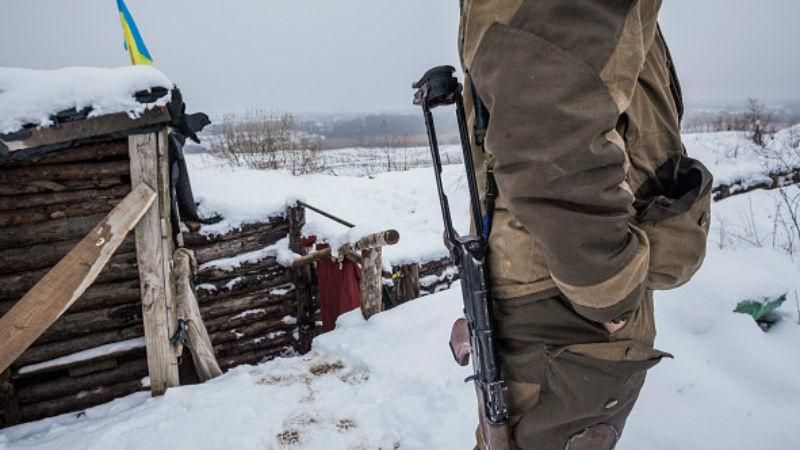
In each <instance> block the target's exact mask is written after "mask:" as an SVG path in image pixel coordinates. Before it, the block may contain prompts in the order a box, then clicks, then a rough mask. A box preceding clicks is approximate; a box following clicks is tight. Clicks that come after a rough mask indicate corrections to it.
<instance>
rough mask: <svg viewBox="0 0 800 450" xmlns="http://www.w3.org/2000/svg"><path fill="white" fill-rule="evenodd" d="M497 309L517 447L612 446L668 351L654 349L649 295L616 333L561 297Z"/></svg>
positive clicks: (577, 449)
mask: <svg viewBox="0 0 800 450" xmlns="http://www.w3.org/2000/svg"><path fill="white" fill-rule="evenodd" d="M494 311H495V319H496V322H497V331H498V333H497V334H498V341H497V342H498V350H499V354H500V358H501V364H502V368H503V373H504V375H505V378H506V382H507V385H508V400H509V404H510V422H511V426H512V431H513V446H514V447H515V448H517V449H526V450H527V449H536V450H550V449H553V450H555V449H559V450H563V449H568V450H584V449H585V450H589V449H592V450H610V449H612V448H614V445H616V442H617V440H618V439H619V436H620V433H621V432H622V429H623V428H624V426H625V421H626V419H627V417H628V415H629V414H630V412H631V409H632V408H633V405H634V403H635V402H636V399H637V398H638V395H639V391H640V390H641V388H642V385H643V384H644V380H645V374H646V372H647V370H648V369H650V368H651V367H653V366H654V365H656V364H657V363H658V362H659V361H660V360H661V359H662V358H663V357H670V356H671V355H669V354H667V353H664V352H661V351H658V350H655V349H653V342H654V340H655V334H656V331H655V322H654V320H653V298H652V293H648V294H647V296H646V297H645V299H644V300H643V301H642V303H641V305H640V306H639V307H638V309H637V310H636V311H635V312H634V314H633V315H632V316H631V318H630V319H629V320H628V322H627V323H626V324H625V326H624V327H623V328H622V329H620V330H619V331H617V332H616V333H614V335H611V334H609V333H608V331H607V330H606V329H605V328H604V327H603V326H602V325H601V324H598V323H594V322H591V321H589V320H587V319H584V318H583V317H581V316H579V315H578V314H577V313H575V312H574V311H573V310H572V308H571V306H570V304H569V302H568V301H567V300H566V299H564V298H563V297H561V296H558V295H556V296H546V297H544V298H542V295H541V294H540V295H538V296H537V295H531V296H526V297H520V298H515V299H502V300H496V301H495V302H494ZM478 442H479V445H478V448H481V444H480V443H481V442H482V439H480V436H478Z"/></svg>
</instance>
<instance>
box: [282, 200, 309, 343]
mask: <svg viewBox="0 0 800 450" xmlns="http://www.w3.org/2000/svg"><path fill="white" fill-rule="evenodd" d="M287 216H288V219H289V248H290V249H291V250H292V251H293V252H294V253H295V254H297V255H302V256H305V255H306V254H307V253H308V252H307V250H306V248H305V247H304V246H303V242H302V233H303V227H304V226H305V224H306V210H305V208H304V207H302V206H298V207H292V208H289V209H288V211H287ZM291 274H292V278H293V279H292V283H293V284H294V286H295V295H296V296H297V311H296V313H295V315H296V317H297V328H298V333H297V341H296V342H295V343H294V348H295V350H297V352H299V353H301V354H305V353H308V352H310V351H311V343H312V341H313V340H314V336H315V335H316V333H315V328H316V321H315V320H314V317H313V311H314V296H313V293H312V278H311V267H310V266H308V265H304V266H299V267H296V268H294V269H293V270H292V272H291Z"/></svg>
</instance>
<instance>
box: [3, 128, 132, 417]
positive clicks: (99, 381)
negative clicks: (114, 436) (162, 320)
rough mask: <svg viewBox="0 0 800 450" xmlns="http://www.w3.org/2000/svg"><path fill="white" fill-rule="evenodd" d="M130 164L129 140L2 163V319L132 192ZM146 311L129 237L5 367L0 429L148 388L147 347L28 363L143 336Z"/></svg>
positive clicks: (130, 237) (85, 146) (86, 146)
mask: <svg viewBox="0 0 800 450" xmlns="http://www.w3.org/2000/svg"><path fill="white" fill-rule="evenodd" d="M129 167H130V165H129V161H128V140H127V138H122V139H116V140H112V141H107V142H103V143H97V144H91V145H84V146H81V147H76V148H72V149H67V150H63V151H59V152H55V153H50V154H46V155H41V156H37V157H35V158H32V159H29V160H25V161H15V162H10V163H5V164H4V165H2V166H0V315H2V314H5V313H6V312H8V310H9V309H11V307H12V306H13V305H14V304H15V303H16V301H17V300H19V299H20V298H21V297H22V296H23V295H24V294H25V292H27V291H28V290H29V289H30V288H31V287H33V285H34V284H36V283H37V282H38V281H39V280H40V279H41V278H42V277H43V276H44V275H45V274H46V273H47V272H48V271H49V270H50V269H51V268H52V267H53V266H54V265H55V264H56V263H57V262H58V261H59V260H60V259H61V258H62V257H63V256H64V255H66V254H67V252H69V250H71V249H72V247H74V245H75V244H77V242H78V241H79V240H80V239H81V238H83V236H84V235H85V234H86V233H87V232H88V231H89V230H90V229H91V228H92V227H94V226H95V225H96V224H97V222H99V221H100V220H101V219H102V218H103V217H104V216H105V215H106V214H107V213H108V212H109V211H111V209H112V208H113V207H114V206H115V205H116V204H117V203H119V201H120V200H122V198H123V197H124V196H125V195H127V194H128V192H130V189H131V183H130V169H129ZM141 316H142V309H141V304H140V299H139V275H138V267H137V264H136V245H135V243H134V239H133V237H132V236H129V237H128V238H127V239H126V240H125V242H124V243H123V244H122V246H121V247H120V248H119V249H118V250H117V252H116V253H115V255H114V256H113V257H112V259H111V261H110V262H109V264H108V265H107V266H106V267H105V268H104V269H103V271H102V272H101V273H100V276H99V277H98V279H97V282H96V283H95V284H94V285H93V286H91V287H90V288H89V289H88V290H87V291H86V292H85V293H84V295H83V296H81V298H79V299H78V300H77V302H76V303H75V304H74V305H73V306H72V307H70V308H69V309H68V310H67V311H66V313H64V315H63V316H62V317H61V318H60V319H58V320H57V321H56V322H55V323H54V324H53V326H51V327H50V328H49V329H48V330H47V331H46V332H45V333H44V334H43V335H42V336H41V337H40V338H39V339H38V340H37V341H36V342H35V343H34V344H33V345H32V346H31V347H30V348H29V349H28V350H27V351H25V353H23V354H22V355H21V356H20V357H19V358H18V359H17V360H16V361H15V362H14V364H13V365H12V366H11V368H10V369H9V371H7V373H6V374H5V377H4V378H3V383H2V384H0V405H3V409H2V414H0V425H1V426H6V425H11V424H15V423H20V422H25V421H29V420H35V419H39V418H42V417H47V416H52V415H56V414H62V413H65V412H70V411H76V410H80V409H82V408H85V407H88V406H93V405H96V404H99V403H104V402H107V401H109V400H112V399H114V398H116V397H119V396H122V395H127V394H130V393H132V392H135V391H138V390H141V389H143V388H144V386H143V385H142V379H143V378H144V377H145V376H146V375H147V364H146V360H145V357H144V348H143V347H141V346H139V347H136V348H131V349H128V350H126V351H123V352H119V353H116V354H114V353H111V354H106V355H104V356H102V357H98V358H93V359H90V360H85V361H81V362H72V363H69V362H67V363H64V364H60V365H58V366H52V367H50V368H48V369H43V370H39V371H28V370H26V369H24V368H25V367H26V366H31V365H33V364H40V363H45V362H47V361H52V360H54V359H56V358H60V357H64V356H67V355H72V354H75V353H77V352H81V351H85V350H88V349H92V348H96V347H99V346H103V345H106V344H111V343H115V342H120V341H129V340H131V339H137V338H140V337H141V336H142V333H143V331H142V317H141ZM20 369H23V370H22V373H20Z"/></svg>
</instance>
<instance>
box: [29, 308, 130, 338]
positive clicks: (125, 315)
mask: <svg viewBox="0 0 800 450" xmlns="http://www.w3.org/2000/svg"><path fill="white" fill-rule="evenodd" d="M141 323H142V311H141V307H140V305H139V302H135V303H131V304H128V305H120V306H114V307H111V308H105V309H97V310H92V311H84V312H79V313H74V314H64V315H63V316H62V317H61V318H60V319H58V320H56V321H55V322H54V323H53V324H52V325H51V326H50V327H49V328H48V329H47V331H45V332H44V333H43V334H42V335H41V337H39V338H38V339H37V340H36V344H37V345H42V344H46V343H48V342H56V341H64V340H67V339H72V338H76V337H79V336H85V335H87V334H91V333H97V332H101V331H109V330H115V329H119V328H126V327H131V326H134V325H139V324H141Z"/></svg>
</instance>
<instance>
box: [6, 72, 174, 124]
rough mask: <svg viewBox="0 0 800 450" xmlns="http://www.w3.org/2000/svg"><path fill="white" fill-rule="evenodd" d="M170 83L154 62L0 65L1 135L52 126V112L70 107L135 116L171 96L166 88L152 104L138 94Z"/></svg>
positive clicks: (168, 87)
mask: <svg viewBox="0 0 800 450" xmlns="http://www.w3.org/2000/svg"><path fill="white" fill-rule="evenodd" d="M172 87H173V84H172V82H171V81H170V80H169V79H168V78H167V77H166V76H165V75H164V74H163V73H161V72H160V71H159V70H158V69H155V68H153V67H150V66H127V67H119V68H114V69H108V68H95V67H66V68H63V69H56V70H32V69H17V68H7V67H0V134H6V133H12V132H15V131H18V130H20V129H21V128H22V127H24V126H26V125H35V126H40V127H48V126H51V125H53V120H52V118H53V116H54V115H56V114H57V113H59V112H62V111H67V110H72V109H74V110H76V111H82V110H84V109H89V110H90V112H89V117H96V116H102V115H106V114H114V113H120V112H125V113H128V114H129V115H131V116H133V117H135V116H138V115H139V114H141V113H143V112H145V111H146V110H147V109H148V108H153V107H155V106H164V105H166V104H167V103H168V102H169V100H170V94H169V92H168V93H167V94H166V95H164V96H163V97H161V98H159V99H158V100H157V101H155V102H154V103H147V104H144V103H142V102H140V101H138V100H137V99H136V98H135V94H136V93H137V92H142V91H151V90H152V89H154V88H164V89H167V90H170V89H172Z"/></svg>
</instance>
